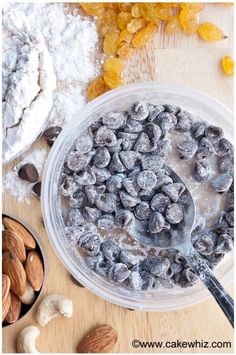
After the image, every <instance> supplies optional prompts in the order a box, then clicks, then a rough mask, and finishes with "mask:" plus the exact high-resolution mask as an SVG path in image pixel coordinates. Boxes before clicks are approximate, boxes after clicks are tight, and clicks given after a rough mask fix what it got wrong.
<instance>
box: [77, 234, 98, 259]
mask: <svg viewBox="0 0 236 355" xmlns="http://www.w3.org/2000/svg"><path fill="white" fill-rule="evenodd" d="M100 244H101V239H100V236H99V235H98V234H93V233H85V234H83V235H82V236H81V237H80V238H79V240H78V245H79V247H80V248H81V249H82V250H83V251H85V252H86V253H87V254H88V255H90V256H95V255H97V254H98V253H99V251H100Z"/></svg>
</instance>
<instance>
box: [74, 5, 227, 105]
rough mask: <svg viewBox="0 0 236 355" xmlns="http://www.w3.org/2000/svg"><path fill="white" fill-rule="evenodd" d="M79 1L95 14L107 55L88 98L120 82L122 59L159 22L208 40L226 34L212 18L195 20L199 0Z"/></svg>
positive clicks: (142, 43) (142, 42)
mask: <svg viewBox="0 0 236 355" xmlns="http://www.w3.org/2000/svg"><path fill="white" fill-rule="evenodd" d="M79 5H80V6H81V7H82V9H83V10H84V11H85V13H86V14H88V15H90V16H93V17H95V19H96V25H97V30H98V33H99V35H100V37H101V39H102V41H103V42H102V46H103V53H104V54H105V55H106V58H107V59H105V63H104V65H103V74H102V76H100V77H97V78H96V79H94V80H93V81H92V82H91V83H90V84H89V85H88V88H87V98H88V100H92V99H94V98H95V97H97V96H99V95H101V94H103V93H104V92H106V91H107V90H109V89H114V88H117V87H119V86H121V85H123V79H122V72H123V69H124V63H123V60H125V59H129V58H130V57H131V56H132V53H133V51H134V49H135V48H141V47H143V46H145V45H146V43H147V42H148V41H149V40H150V39H151V38H152V37H153V35H154V34H155V33H156V32H157V31H158V29H159V27H160V24H161V23H162V22H164V25H165V32H166V33H167V34H176V33H179V32H184V33H186V34H188V35H194V34H196V33H198V35H199V36H200V38H202V39H203V40H204V41H207V42H214V41H219V40H221V39H224V38H226V36H225V35H224V33H223V31H222V30H221V29H220V28H219V27H218V26H216V25H215V24H213V23H211V22H204V23H202V24H200V25H199V24H198V20H197V15H198V13H199V12H200V11H202V10H203V7H204V5H203V4H202V3H79ZM222 65H223V64H222ZM224 68H225V66H223V69H224ZM224 70H225V69H224Z"/></svg>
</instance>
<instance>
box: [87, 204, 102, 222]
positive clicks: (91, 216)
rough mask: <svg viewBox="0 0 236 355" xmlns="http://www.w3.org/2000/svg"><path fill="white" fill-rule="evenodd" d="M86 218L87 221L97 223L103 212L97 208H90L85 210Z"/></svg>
mask: <svg viewBox="0 0 236 355" xmlns="http://www.w3.org/2000/svg"><path fill="white" fill-rule="evenodd" d="M84 210H85V211H84V216H85V218H86V220H88V221H90V222H97V220H98V218H99V217H100V216H101V214H102V212H101V211H100V210H99V209H98V208H96V207H88V206H86V207H85V208H84Z"/></svg>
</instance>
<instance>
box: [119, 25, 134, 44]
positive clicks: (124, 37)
mask: <svg viewBox="0 0 236 355" xmlns="http://www.w3.org/2000/svg"><path fill="white" fill-rule="evenodd" d="M132 38H133V34H132V33H130V32H129V31H128V30H127V29H125V30H123V31H121V33H120V37H119V42H118V44H120V43H122V42H126V43H131V41H132Z"/></svg>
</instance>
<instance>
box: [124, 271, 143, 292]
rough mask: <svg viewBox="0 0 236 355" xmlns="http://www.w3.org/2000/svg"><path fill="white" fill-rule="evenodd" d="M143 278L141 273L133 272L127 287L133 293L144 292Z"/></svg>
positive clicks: (126, 283)
mask: <svg viewBox="0 0 236 355" xmlns="http://www.w3.org/2000/svg"><path fill="white" fill-rule="evenodd" d="M142 284H143V281H142V278H141V275H140V273H139V271H132V272H131V274H130V275H129V277H128V278H127V279H126V280H125V285H126V286H127V287H128V288H129V289H130V290H132V291H133V292H139V291H141V290H142Z"/></svg>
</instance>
